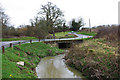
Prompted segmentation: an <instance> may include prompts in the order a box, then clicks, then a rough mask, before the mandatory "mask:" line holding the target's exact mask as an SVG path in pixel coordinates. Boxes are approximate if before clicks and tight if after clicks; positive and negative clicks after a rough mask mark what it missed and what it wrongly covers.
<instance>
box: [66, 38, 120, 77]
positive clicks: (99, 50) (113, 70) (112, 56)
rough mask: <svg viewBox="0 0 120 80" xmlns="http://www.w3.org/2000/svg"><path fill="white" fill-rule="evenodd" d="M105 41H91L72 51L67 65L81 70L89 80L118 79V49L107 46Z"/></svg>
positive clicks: (67, 56)
mask: <svg viewBox="0 0 120 80" xmlns="http://www.w3.org/2000/svg"><path fill="white" fill-rule="evenodd" d="M106 43H107V41H106V40H104V39H90V40H87V41H84V43H81V44H79V45H76V46H74V47H73V48H71V49H70V52H69V53H68V54H66V56H65V60H66V64H67V65H69V66H71V67H73V68H75V69H77V70H79V71H80V72H82V73H83V76H86V77H87V78H89V77H91V78H99V79H105V78H118V77H120V76H119V74H120V72H119V67H118V65H119V64H118V59H120V54H118V53H117V52H118V51H117V50H118V47H117V46H116V47H113V46H110V45H108V44H106Z"/></svg>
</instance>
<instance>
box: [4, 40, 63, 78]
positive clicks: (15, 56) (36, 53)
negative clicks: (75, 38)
mask: <svg viewBox="0 0 120 80" xmlns="http://www.w3.org/2000/svg"><path fill="white" fill-rule="evenodd" d="M15 47H17V49H16V48H15ZM18 49H19V50H18ZM26 53H30V55H28V54H26ZM56 53H63V50H60V49H58V48H56V47H51V46H50V45H46V44H44V43H42V42H35V43H32V44H29V43H27V44H22V45H20V46H19V45H16V46H14V48H6V49H5V53H4V54H3V55H2V78H37V76H36V72H35V67H36V66H37V64H38V63H39V61H40V59H41V58H43V57H45V56H55V55H57V54H56ZM19 61H23V62H25V65H24V66H21V65H17V64H16V62H19ZM18 66H21V67H22V68H23V69H22V70H20V68H19V67H18Z"/></svg>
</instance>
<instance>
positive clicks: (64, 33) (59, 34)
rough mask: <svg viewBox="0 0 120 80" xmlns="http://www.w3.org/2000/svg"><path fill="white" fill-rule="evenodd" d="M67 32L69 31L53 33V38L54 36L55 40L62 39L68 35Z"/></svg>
mask: <svg viewBox="0 0 120 80" xmlns="http://www.w3.org/2000/svg"><path fill="white" fill-rule="evenodd" d="M68 32H70V31H66V32H58V33H55V36H56V38H60V37H64V36H65V35H67V34H68Z"/></svg>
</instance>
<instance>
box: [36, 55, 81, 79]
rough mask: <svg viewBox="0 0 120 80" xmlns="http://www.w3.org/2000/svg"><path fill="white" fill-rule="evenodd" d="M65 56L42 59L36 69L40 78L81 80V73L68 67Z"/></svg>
mask: <svg viewBox="0 0 120 80" xmlns="http://www.w3.org/2000/svg"><path fill="white" fill-rule="evenodd" d="M64 56H65V54H61V55H58V56H54V57H45V58H43V59H41V61H40V63H39V64H38V66H37V67H36V72H37V76H38V78H80V79H79V80H82V79H81V73H80V72H78V71H77V70H75V69H73V68H70V67H68V66H66V64H65V63H64V59H62V58H63V57H64Z"/></svg>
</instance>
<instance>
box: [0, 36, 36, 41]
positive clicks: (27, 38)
mask: <svg viewBox="0 0 120 80" xmlns="http://www.w3.org/2000/svg"><path fill="white" fill-rule="evenodd" d="M30 39H37V38H35V37H19V38H2V39H0V40H2V41H17V40H30Z"/></svg>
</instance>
